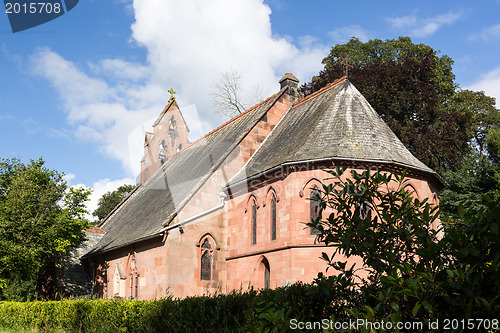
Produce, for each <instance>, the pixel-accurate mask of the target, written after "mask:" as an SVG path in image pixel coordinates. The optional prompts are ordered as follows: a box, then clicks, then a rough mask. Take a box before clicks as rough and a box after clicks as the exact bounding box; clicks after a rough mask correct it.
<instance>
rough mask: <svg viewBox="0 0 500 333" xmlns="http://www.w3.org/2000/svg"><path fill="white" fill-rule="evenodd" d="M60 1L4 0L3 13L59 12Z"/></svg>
mask: <svg viewBox="0 0 500 333" xmlns="http://www.w3.org/2000/svg"><path fill="white" fill-rule="evenodd" d="M61 10H62V8H61V4H60V3H50V2H31V3H23V4H20V3H18V2H14V3H11V2H6V3H5V13H7V14H42V13H43V14H52V13H55V14H59V13H60V12H61Z"/></svg>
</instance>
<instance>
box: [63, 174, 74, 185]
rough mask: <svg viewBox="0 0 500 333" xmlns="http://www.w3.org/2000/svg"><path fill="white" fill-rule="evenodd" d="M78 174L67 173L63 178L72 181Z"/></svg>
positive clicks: (68, 181)
mask: <svg viewBox="0 0 500 333" xmlns="http://www.w3.org/2000/svg"><path fill="white" fill-rule="evenodd" d="M75 177H76V175H75V174H74V173H67V174H65V175H64V176H63V179H64V180H65V181H66V182H67V183H71V181H72V180H73V179H75Z"/></svg>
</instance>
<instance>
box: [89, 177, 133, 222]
mask: <svg viewBox="0 0 500 333" xmlns="http://www.w3.org/2000/svg"><path fill="white" fill-rule="evenodd" d="M134 188H135V186H134V185H122V186H120V187H118V188H117V189H116V190H114V191H112V192H106V193H105V194H103V196H102V197H101V198H100V199H99V202H98V204H97V209H96V210H94V213H92V215H94V216H95V217H97V218H98V220H99V221H100V220H102V219H103V218H105V217H106V216H107V215H108V214H109V213H111V211H112V210H113V209H114V208H115V207H116V206H117V205H118V204H119V203H120V202H121V201H122V200H123V199H124V198H125V197H126V196H127V195H129V193H130V192H132V190H133V189H134Z"/></svg>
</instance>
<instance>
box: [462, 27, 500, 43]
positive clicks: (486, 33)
mask: <svg viewBox="0 0 500 333" xmlns="http://www.w3.org/2000/svg"><path fill="white" fill-rule="evenodd" d="M498 38H500V24H496V25H493V26H491V27H488V28H486V29H483V30H482V31H481V32H480V33H475V34H470V35H469V40H472V41H477V40H480V41H483V42H487V41H489V40H492V39H498Z"/></svg>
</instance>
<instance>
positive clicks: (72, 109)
mask: <svg viewBox="0 0 500 333" xmlns="http://www.w3.org/2000/svg"><path fill="white" fill-rule="evenodd" d="M124 4H125V5H130V2H129V1H124ZM132 6H133V14H134V16H135V22H134V24H133V25H132V39H133V40H134V41H135V42H136V43H137V44H138V45H139V46H141V47H144V48H145V49H146V51H147V63H146V64H141V63H135V62H128V61H126V60H123V59H113V58H106V59H102V60H100V61H97V62H96V63H88V64H83V65H82V64H76V63H74V62H72V61H71V60H68V59H65V58H64V57H63V56H62V55H60V54H58V53H56V52H54V51H52V50H50V49H40V50H38V51H37V52H36V54H34V55H33V57H32V65H33V68H34V70H35V72H36V73H37V74H38V75H41V76H43V77H45V78H46V79H47V80H49V81H50V82H51V83H52V85H53V86H54V87H55V89H56V90H57V91H58V93H59V95H60V98H61V101H62V104H63V108H64V110H65V111H66V112H67V120H68V123H69V124H70V126H71V127H72V128H73V129H74V135H76V136H77V137H78V138H80V139H82V140H90V141H93V142H95V143H96V145H97V147H98V149H99V151H100V152H101V153H103V154H105V155H106V156H108V157H111V158H115V159H118V160H120V161H121V162H122V165H123V166H124V169H125V170H126V171H127V172H128V174H130V175H131V177H135V176H136V175H137V174H138V171H139V170H138V168H139V161H140V158H141V154H142V144H143V137H142V139H139V140H137V139H134V140H137V143H133V144H132V145H135V147H133V148H130V147H129V148H127V147H125V146H126V145H127V142H132V141H134V140H131V139H130V138H131V135H132V136H133V137H134V138H136V137H140V136H141V135H142V136H143V135H144V131H145V130H150V126H151V124H149V125H144V124H146V122H147V121H149V120H150V119H154V118H155V117H156V116H157V115H158V114H159V113H160V111H161V110H162V108H163V107H164V105H165V104H166V102H167V100H168V94H167V90H168V89H170V88H174V89H175V90H176V91H177V95H176V98H177V101H178V103H179V104H180V105H181V109H182V108H183V107H182V106H183V105H194V109H195V110H197V115H195V116H193V117H188V118H192V119H196V120H197V121H198V123H197V124H189V121H188V126H189V127H190V129H191V130H192V132H193V129H198V132H197V133H194V135H195V137H194V138H192V139H196V138H197V137H199V136H201V135H202V134H203V133H202V132H201V131H202V130H201V129H203V132H207V131H209V130H211V129H212V128H213V127H215V126H216V125H218V124H219V123H220V122H221V119H219V118H220V117H216V116H215V112H214V111H215V110H213V109H212V106H211V100H210V99H211V97H210V89H211V87H212V86H213V85H212V83H213V81H214V80H216V79H217V77H220V74H221V73H223V72H226V71H228V70H231V69H236V70H238V71H239V72H240V73H241V74H242V77H243V79H242V80H243V81H242V86H243V90H247V91H249V90H252V88H254V87H256V86H259V87H260V89H261V90H265V91H269V92H270V93H273V92H275V91H277V90H278V88H279V86H278V80H279V78H280V77H281V76H282V75H283V74H284V73H285V72H293V73H294V74H295V75H296V76H297V77H298V78H299V79H301V81H302V82H304V81H305V80H308V79H310V77H311V76H312V75H314V74H317V73H318V72H319V70H320V69H321V68H322V65H321V60H322V58H323V57H325V56H326V55H327V54H328V48H327V47H325V46H324V45H320V44H318V43H317V42H316V41H315V40H314V38H310V37H307V36H305V37H304V38H301V39H299V40H297V41H295V43H294V42H293V41H290V40H287V39H285V38H281V37H277V36H275V35H273V33H272V29H271V19H270V15H271V9H270V8H269V7H268V6H267V5H266V4H264V3H263V1H262V0H240V1H234V0H210V1H199V0H184V1H177V0H134V1H133V3H132ZM192 109H193V108H192ZM183 111H184V110H183ZM148 126H149V128H148ZM138 128H139V130H138ZM137 133H142V134H139V135H138V134H137ZM191 134H193V133H191ZM190 138H191V136H190ZM134 142H135V141H134ZM132 152H133V153H132Z"/></svg>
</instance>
